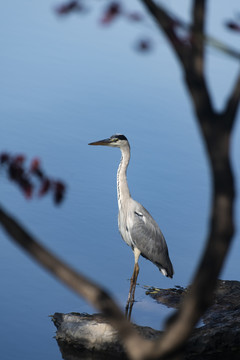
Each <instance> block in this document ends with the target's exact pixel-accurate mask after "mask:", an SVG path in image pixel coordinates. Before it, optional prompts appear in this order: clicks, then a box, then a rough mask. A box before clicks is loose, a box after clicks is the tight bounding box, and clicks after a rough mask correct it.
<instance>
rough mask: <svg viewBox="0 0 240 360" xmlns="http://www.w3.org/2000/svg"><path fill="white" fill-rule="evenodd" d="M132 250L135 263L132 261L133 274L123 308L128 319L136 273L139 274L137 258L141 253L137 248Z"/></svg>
mask: <svg viewBox="0 0 240 360" xmlns="http://www.w3.org/2000/svg"><path fill="white" fill-rule="evenodd" d="M133 252H134V258H135V263H134V269H133V274H132V277H131V283H130V289H129V293H128V300H127V304H126V308H125V315H126V317H127V318H128V319H129V320H130V318H131V313H132V307H133V303H134V295H135V289H136V284H137V278H138V274H139V265H138V259H139V256H140V254H141V252H140V251H139V250H138V249H137V248H134V250H133ZM129 306H130V308H129Z"/></svg>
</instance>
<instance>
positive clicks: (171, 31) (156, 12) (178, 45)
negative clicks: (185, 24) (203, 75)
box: [141, 0, 190, 64]
mask: <svg viewBox="0 0 240 360" xmlns="http://www.w3.org/2000/svg"><path fill="white" fill-rule="evenodd" d="M141 2H142V3H143V4H144V5H145V6H146V8H147V10H148V11H149V12H150V14H151V15H152V16H153V18H154V19H155V20H156V23H157V25H158V26H159V28H160V30H161V31H163V32H164V33H165V35H166V37H167V38H168V40H169V42H170V43H171V45H172V46H173V48H174V50H175V52H176V55H177V56H178V58H179V60H180V62H181V63H182V64H185V62H186V60H187V59H188V55H189V49H190V48H189V47H188V46H186V45H185V44H184V43H183V42H182V41H181V40H180V39H179V37H178V36H177V34H176V31H175V28H176V24H175V19H173V18H172V17H171V16H170V15H169V14H168V13H167V11H165V10H164V8H163V7H162V6H159V5H156V4H155V2H154V1H152V0H141Z"/></svg>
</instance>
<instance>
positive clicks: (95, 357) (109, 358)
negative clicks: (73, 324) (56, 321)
mask: <svg viewBox="0 0 240 360" xmlns="http://www.w3.org/2000/svg"><path fill="white" fill-rule="evenodd" d="M57 343H58V346H59V350H60V352H61V354H62V358H63V359H64V360H114V359H119V355H118V356H117V355H116V352H115V353H112V354H106V353H101V352H95V351H94V352H92V351H88V350H84V349H82V348H79V347H77V346H76V347H73V346H69V345H67V344H66V343H65V342H63V341H60V340H57ZM121 359H123V356H122V355H121Z"/></svg>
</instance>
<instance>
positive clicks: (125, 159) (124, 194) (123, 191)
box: [117, 146, 130, 209]
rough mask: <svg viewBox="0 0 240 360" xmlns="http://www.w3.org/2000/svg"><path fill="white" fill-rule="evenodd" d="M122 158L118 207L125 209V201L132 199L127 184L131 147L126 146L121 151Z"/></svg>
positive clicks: (119, 169) (118, 174) (118, 175)
mask: <svg viewBox="0 0 240 360" xmlns="http://www.w3.org/2000/svg"><path fill="white" fill-rule="evenodd" d="M121 152H122V158H121V161H120V164H119V167H118V171H117V195H118V207H119V209H120V208H122V207H123V204H124V200H126V199H129V198H130V192H129V188H128V183H127V167H128V164H129V160H130V147H129V146H126V147H124V148H122V149H121Z"/></svg>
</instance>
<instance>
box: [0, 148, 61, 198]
mask: <svg viewBox="0 0 240 360" xmlns="http://www.w3.org/2000/svg"><path fill="white" fill-rule="evenodd" d="M0 171H1V172H0V174H1V173H3V171H5V173H6V174H7V177H8V179H9V180H11V181H12V182H14V183H15V184H16V185H18V187H19V188H20V189H21V190H22V192H23V194H24V195H25V196H26V198H28V199H30V198H32V197H33V195H35V194H37V195H38V196H40V197H41V196H43V195H46V194H47V193H52V195H53V200H54V202H55V204H60V203H61V202H62V200H63V198H64V195H65V191H66V186H65V184H64V183H63V182H61V181H59V180H58V181H56V180H53V179H52V178H50V177H48V176H47V175H46V174H45V173H44V171H43V169H42V167H41V163H40V160H39V159H37V158H35V159H33V160H32V161H31V162H30V165H27V164H26V158H25V156H24V155H11V154H9V153H5V152H4V153H0Z"/></svg>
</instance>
